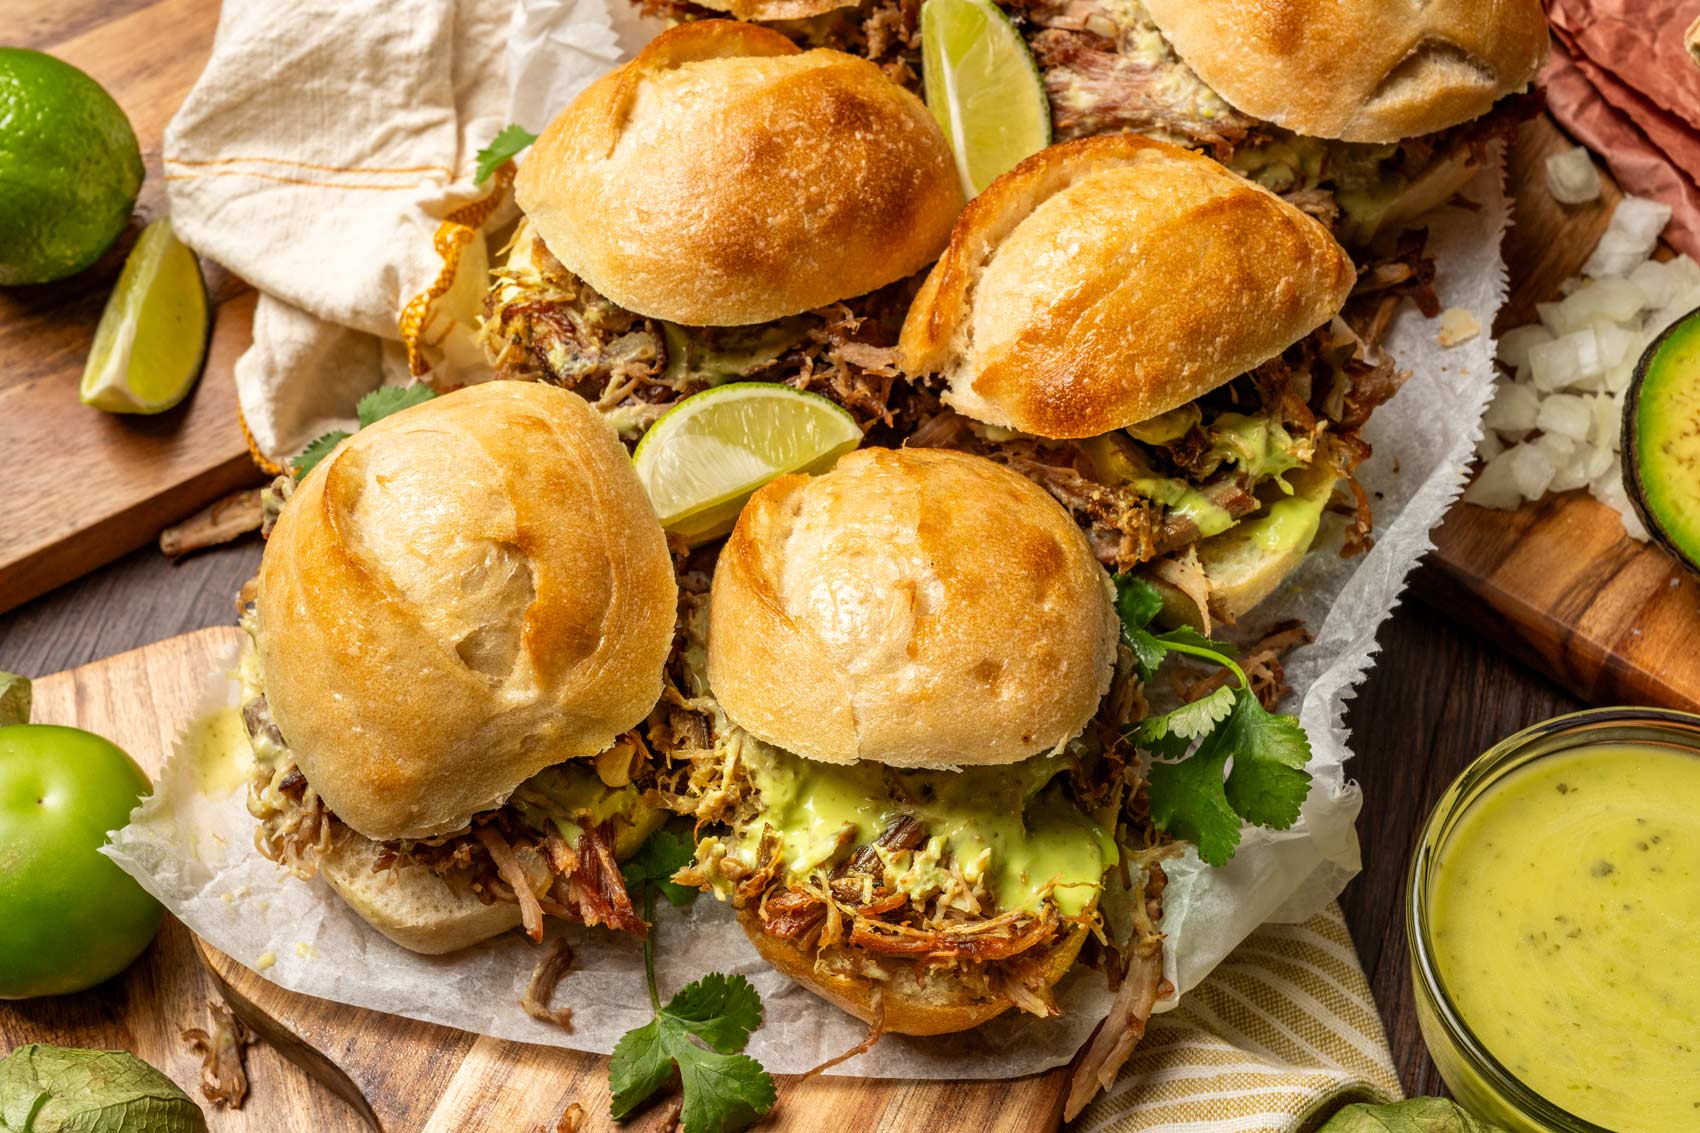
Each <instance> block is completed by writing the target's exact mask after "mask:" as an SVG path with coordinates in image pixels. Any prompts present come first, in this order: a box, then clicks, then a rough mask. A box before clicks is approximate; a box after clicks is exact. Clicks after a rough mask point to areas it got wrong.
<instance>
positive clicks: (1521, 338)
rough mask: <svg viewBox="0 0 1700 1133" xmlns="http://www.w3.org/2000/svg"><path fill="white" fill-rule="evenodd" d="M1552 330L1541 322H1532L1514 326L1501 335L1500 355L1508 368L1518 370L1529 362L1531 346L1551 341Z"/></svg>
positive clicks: (1501, 360)
mask: <svg viewBox="0 0 1700 1133" xmlns="http://www.w3.org/2000/svg"><path fill="white" fill-rule="evenodd" d="M1552 339H1553V334H1552V331H1550V330H1548V329H1547V328H1546V327H1544V326H1542V325H1541V324H1540V323H1530V324H1529V325H1528V326H1523V327H1513V328H1512V329H1511V330H1508V331H1506V332H1505V334H1503V335H1502V336H1500V339H1499V345H1498V357H1499V360H1500V362H1501V363H1502V364H1503V365H1504V366H1505V368H1506V369H1508V370H1518V369H1521V368H1522V367H1524V366H1526V365H1528V364H1529V348H1530V347H1533V346H1539V345H1540V344H1541V343H1543V342H1551V341H1552Z"/></svg>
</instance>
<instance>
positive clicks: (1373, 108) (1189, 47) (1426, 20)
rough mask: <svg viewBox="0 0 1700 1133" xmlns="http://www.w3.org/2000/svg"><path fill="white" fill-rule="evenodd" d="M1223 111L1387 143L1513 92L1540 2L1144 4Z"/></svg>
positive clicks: (1174, 0) (1543, 46)
mask: <svg viewBox="0 0 1700 1133" xmlns="http://www.w3.org/2000/svg"><path fill="white" fill-rule="evenodd" d="M1145 7H1146V10H1147V11H1148V12H1150V14H1151V19H1152V21H1153V22H1154V23H1156V25H1157V27H1158V28H1159V29H1160V30H1161V31H1162V33H1163V36H1164V38H1166V39H1167V40H1168V41H1169V43H1170V45H1171V46H1173V47H1174V49H1175V53H1176V54H1177V55H1179V56H1180V57H1181V58H1182V59H1183V60H1185V61H1186V63H1187V65H1188V66H1190V67H1191V68H1192V69H1193V70H1194V71H1196V72H1198V77H1199V78H1201V79H1203V80H1204V81H1205V82H1206V83H1208V84H1210V86H1211V88H1212V89H1214V90H1215V91H1216V93H1217V94H1220V95H1221V96H1222V97H1223V98H1225V99H1227V100H1228V102H1230V103H1232V104H1233V106H1234V108H1235V109H1237V110H1239V111H1241V112H1243V113H1246V114H1250V115H1252V116H1254V117H1257V118H1262V119H1264V120H1266V121H1269V122H1274V123H1276V124H1277V125H1280V126H1285V127H1286V128H1287V129H1289V130H1294V131H1296V132H1298V133H1301V134H1310V135H1312V136H1313V137H1319V138H1343V139H1345V140H1346V141H1349V142H1397V141H1402V140H1404V139H1405V138H1412V137H1416V136H1417V135H1419V134H1430V133H1433V132H1434V131H1436V130H1444V129H1446V128H1447V127H1448V126H1456V125H1457V124H1458V123H1460V122H1465V121H1468V120H1469V119H1471V118H1476V117H1479V116H1480V115H1482V114H1484V113H1486V112H1487V109H1488V108H1489V107H1490V106H1492V105H1493V104H1494V101H1495V100H1496V99H1499V98H1500V97H1502V96H1504V95H1507V94H1510V93H1511V92H1512V91H1516V90H1521V89H1522V88H1523V87H1524V86H1526V85H1527V84H1528V83H1529V81H1530V80H1531V79H1533V78H1534V77H1535V72H1537V71H1539V70H1540V68H1541V63H1542V61H1544V60H1545V59H1546V55H1547V25H1546V17H1545V16H1544V15H1543V14H1542V12H1541V4H1540V0H1145Z"/></svg>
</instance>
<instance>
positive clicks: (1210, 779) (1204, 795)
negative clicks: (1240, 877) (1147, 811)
mask: <svg viewBox="0 0 1700 1133" xmlns="http://www.w3.org/2000/svg"><path fill="white" fill-rule="evenodd" d="M1228 755H1229V751H1228V748H1227V745H1226V744H1224V743H1222V733H1221V732H1216V733H1213V734H1212V735H1211V736H1210V737H1209V738H1208V739H1206V740H1205V741H1204V743H1203V744H1202V745H1200V747H1199V749H1198V750H1197V751H1196V752H1194V753H1193V754H1192V755H1191V756H1189V757H1187V758H1186V759H1182V760H1179V761H1176V762H1169V763H1153V764H1152V765H1151V774H1150V777H1149V779H1148V780H1147V784H1146V791H1147V793H1148V794H1149V796H1150V799H1151V821H1152V822H1155V823H1156V824H1157V826H1158V827H1159V828H1160V829H1163V830H1166V831H1168V832H1169V833H1170V834H1173V835H1174V836H1175V837H1177V838H1184V839H1185V840H1186V841H1188V842H1191V843H1192V844H1193V845H1195V846H1197V847H1198V856H1199V857H1200V858H1202V859H1204V861H1205V862H1207V863H1208V864H1210V865H1217V866H1219V865H1225V864H1227V861H1228V859H1229V858H1231V857H1233V856H1234V848H1235V847H1236V846H1238V845H1239V844H1240V826H1241V821H1240V816H1239V813H1238V812H1237V811H1235V810H1234V808H1233V806H1232V805H1231V804H1230V803H1229V802H1228V794H1227V791H1226V789H1225V786H1224V784H1223V779H1222V772H1223V767H1224V765H1226V763H1227V762H1228Z"/></svg>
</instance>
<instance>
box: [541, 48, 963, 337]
mask: <svg viewBox="0 0 1700 1133" xmlns="http://www.w3.org/2000/svg"><path fill="white" fill-rule="evenodd" d="M515 193H516V197H517V199H518V201H519V204H520V207H521V208H522V209H524V210H525V213H526V215H527V216H529V217H530V218H531V221H532V224H533V225H534V226H535V227H536V230H537V233H538V235H540V236H541V237H542V238H543V242H544V244H546V245H547V246H548V248H549V250H550V251H551V252H552V253H554V255H555V258H556V259H558V260H560V261H561V263H562V264H563V265H565V266H566V268H567V269H568V270H570V271H572V272H574V273H575V274H577V275H579V276H581V277H582V278H583V279H585V280H586V281H587V282H588V283H589V284H590V285H591V286H592V287H594V288H595V289H596V290H597V291H599V292H601V293H602V294H603V295H605V296H607V297H608V298H609V299H612V300H613V301H614V302H616V303H618V304H619V305H620V306H622V307H625V308H628V309H629V310H632V311H636V312H638V313H639V314H643V315H648V316H651V317H653V318H658V319H666V320H669V321H672V322H677V323H687V324H693V325H702V326H737V325H744V324H751V323H763V322H767V321H769V320H771V319H777V318H781V317H783V316H785V315H794V314H798V313H799V312H802V311H807V310H811V309H813V308H816V307H822V306H825V305H827V304H829V303H833V302H836V301H837V300H840V299H847V298H849V297H851V296H854V295H861V294H864V293H865V292H868V291H872V290H874V289H875V288H878V287H883V286H884V285H885V284H888V283H891V282H893V281H894V280H898V279H902V278H903V277H905V276H908V275H912V274H914V273H915V272H917V271H919V270H920V269H921V268H923V267H925V266H926V265H927V264H929V263H931V262H932V260H933V259H934V258H935V257H936V256H937V255H938V253H939V251H940V249H942V248H943V247H944V244H945V241H946V240H947V239H948V238H949V235H950V225H951V221H952V220H954V219H955V218H956V214H957V212H958V211H959V210H960V209H961V207H962V190H961V187H960V185H959V183H958V181H957V175H956V169H955V165H954V164H953V161H952V158H951V154H950V146H949V144H948V143H947V142H946V141H945V138H944V134H943V133H942V132H941V131H940V130H939V128H938V124H937V123H936V122H934V121H933V118H932V115H930V114H929V113H928V112H927V108H926V107H925V106H923V105H922V104H921V100H920V99H918V98H916V97H915V96H914V95H912V94H910V93H909V92H908V91H905V90H904V89H902V88H901V87H899V86H897V85H896V84H895V83H893V82H891V81H890V80H888V79H887V78H886V77H885V76H884V75H883V74H882V73H881V72H880V70H879V68H878V67H876V66H874V65H873V64H872V63H870V62H868V61H867V60H865V59H857V58H854V57H852V56H849V55H845V54H843V53H841V52H837V51H828V50H817V51H803V50H801V49H800V48H798V47H797V46H796V45H795V44H793V43H792V42H791V41H790V40H788V39H786V38H785V37H784V36H782V35H780V34H779V33H778V32H776V31H772V30H770V29H767V28H762V27H757V26H754V25H751V24H741V23H737V22H734V21H729V20H705V21H700V22H692V23H685V24H681V25H679V26H678V27H675V28H672V29H670V30H668V31H666V32H663V33H662V34H661V35H659V36H657V37H656V38H655V39H653V40H651V41H650V43H649V45H648V46H647V47H645V48H644V49H643V51H642V52H640V53H639V54H638V56H637V58H635V59H633V60H632V61H631V62H629V63H627V64H626V65H625V66H623V67H620V68H619V69H617V70H615V71H613V72H612V73H610V74H608V75H605V76H603V77H602V78H601V79H599V80H598V81H597V82H595V83H594V84H592V85H591V86H590V88H589V89H588V90H586V91H585V92H584V93H583V94H581V95H580V96H579V97H578V98H577V99H575V100H574V101H573V103H572V105H570V106H568V107H567V109H566V110H565V111H563V112H562V113H561V114H560V116H559V117H557V118H556V119H555V121H554V122H552V123H551V124H550V126H549V128H548V129H546V130H545V131H544V132H543V135H542V137H540V138H539V139H538V140H537V143H536V144H535V145H534V146H533V147H532V149H531V153H530V154H529V155H528V156H527V158H526V160H525V162H524V164H523V165H522V167H521V169H520V172H519V177H518V180H517V181H516V183H515Z"/></svg>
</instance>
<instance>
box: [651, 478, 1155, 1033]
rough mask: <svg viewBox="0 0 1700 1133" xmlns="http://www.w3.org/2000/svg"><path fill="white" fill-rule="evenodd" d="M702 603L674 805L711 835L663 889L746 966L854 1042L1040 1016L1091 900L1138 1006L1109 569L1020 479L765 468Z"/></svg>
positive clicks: (1139, 902) (1143, 950) (1150, 892)
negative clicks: (700, 639) (862, 1031)
mask: <svg viewBox="0 0 1700 1133" xmlns="http://www.w3.org/2000/svg"><path fill="white" fill-rule="evenodd" d="M704 613H705V611H704V610H702V609H701V608H698V610H697V611H696V614H695V616H694V617H693V618H692V619H691V620H690V623H689V624H690V625H691V629H690V630H689V631H688V632H689V634H690V635H694V636H700V635H702V634H703V633H704V632H706V645H705V647H700V648H699V649H698V651H697V652H698V656H699V662H698V665H699V667H698V668H697V670H696V671H695V672H694V673H693V674H692V676H691V685H692V687H691V691H692V692H693V694H694V695H695V696H697V697H699V698H701V702H705V703H711V704H713V705H714V706H715V708H714V715H715V718H716V725H715V728H714V734H713V748H712V751H708V752H703V753H701V755H700V756H699V757H698V759H697V762H696V766H695V767H694V768H693V770H692V776H691V790H690V792H689V794H690V795H691V796H692V797H693V799H694V801H695V807H696V817H697V820H698V823H699V829H701V828H706V829H708V830H710V831H711V833H709V834H707V835H706V836H704V837H702V839H701V841H700V842H699V844H698V846H697V852H696V864H695V865H693V866H692V867H690V868H688V869H687V870H686V871H684V872H682V873H681V874H679V875H676V880H680V881H688V882H694V883H696V884H698V885H700V886H703V887H705V888H711V889H712V890H714V892H715V893H716V894H718V895H719V896H721V897H722V898H724V899H727V900H729V901H730V902H731V903H732V905H733V906H734V907H735V908H736V909H737V910H738V915H739V920H740V922H741V923H742V925H743V927H744V930H745V932H746V933H748V935H749V937H750V939H751V940H752V941H753V942H754V943H755V945H756V947H757V949H758V950H759V951H760V952H761V954H762V955H763V956H764V957H765V958H766V959H767V960H768V961H769V962H770V963H771V964H773V965H774V966H775V967H776V968H778V969H779V970H780V971H782V972H784V973H785V974H786V975H788V976H790V977H791V978H792V979H794V980H796V981H797V982H799V983H801V984H803V985H804V986H806V987H808V988H810V989H812V990H813V991H815V992H816V993H818V994H820V995H822V996H824V997H825V998H827V999H828V1000H830V1001H832V1002H833V1003H835V1004H837V1005H839V1006H840V1007H842V1008H843V1009H844V1010H846V1011H848V1012H850V1013H852V1014H854V1015H856V1016H858V1017H859V1018H861V1019H863V1020H866V1021H868V1022H869V1023H870V1024H872V1025H873V1027H874V1028H875V1030H876V1031H891V1032H896V1033H903V1034H918V1035H924V1034H940V1033H945V1032H952V1031H960V1030H964V1029H966V1028H969V1027H973V1026H977V1025H979V1024H980V1023H983V1022H985V1021H986V1020H988V1019H990V1018H992V1017H994V1016H996V1015H998V1014H1000V1013H1001V1012H1003V1011H1006V1010H1008V1009H1009V1008H1010V1007H1012V1006H1014V1007H1019V1008H1021V1009H1022V1010H1025V1011H1030V1012H1033V1013H1034V1014H1037V1015H1050V1014H1055V1013H1056V1011H1057V1007H1056V1004H1055V1001H1054V998H1053V995H1052V990H1051V989H1052V987H1053V986H1054V985H1055V984H1056V982H1057V981H1058V980H1060V979H1061V978H1062V976H1063V975H1064V973H1066V972H1067V971H1068V969H1069V967H1070V966H1071V965H1072V964H1073V962H1074V960H1075V958H1076V956H1077V954H1078V953H1079V951H1080V949H1081V946H1082V944H1083V942H1084V941H1085V940H1086V939H1087V938H1088V937H1089V936H1097V937H1099V938H1100V939H1101V940H1104V939H1107V935H1108V934H1106V931H1105V917H1104V915H1103V912H1102V907H1103V904H1104V901H1105V894H1106V892H1107V890H1109V889H1112V888H1113V889H1115V890H1116V891H1117V893H1118V901H1117V903H1118V906H1119V907H1122V908H1127V907H1130V906H1131V907H1132V908H1133V909H1134V910H1136V912H1135V914H1134V915H1135V918H1136V927H1135V928H1133V929H1131V930H1130V932H1131V936H1130V937H1129V936H1123V937H1122V938H1120V939H1118V941H1117V944H1118V945H1125V946H1126V947H1127V948H1128V949H1129V951H1130V953H1131V957H1132V958H1131V960H1130V962H1129V969H1130V973H1131V974H1130V976H1129V978H1130V979H1134V980H1138V981H1141V982H1142V985H1143V986H1146V988H1147V990H1148V991H1149V992H1150V994H1151V997H1152V998H1154V997H1155V994H1156V987H1157V981H1158V979H1159V978H1160V975H1161V958H1160V952H1161V948H1160V936H1159V934H1158V933H1157V930H1156V928H1155V917H1156V904H1157V898H1158V895H1159V894H1160V891H1161V886H1162V871H1161V868H1160V866H1158V864H1157V859H1158V858H1159V857H1160V856H1161V854H1162V852H1163V851H1162V850H1161V848H1159V847H1157V846H1156V836H1155V835H1154V834H1153V833H1152V832H1151V831H1150V829H1149V825H1148V823H1146V822H1145V821H1144V819H1143V817H1142V812H1141V808H1140V806H1139V804H1138V803H1137V801H1136V796H1137V794H1138V791H1139V784H1140V778H1139V771H1138V766H1137V764H1136V763H1135V761H1134V759H1133V753H1132V750H1131V748H1130V747H1129V745H1128V743H1127V741H1126V740H1125V739H1124V738H1123V737H1122V732H1123V730H1124V729H1125V728H1126V726H1127V725H1128V724H1129V723H1130V722H1131V720H1132V718H1133V714H1134V710H1135V709H1134V705H1135V704H1136V702H1137V695H1136V689H1135V687H1134V686H1133V684H1131V683H1130V681H1131V678H1130V675H1129V666H1128V664H1127V663H1126V660H1125V658H1124V659H1123V660H1122V661H1121V662H1120V663H1118V649H1117V632H1118V629H1117V625H1118V623H1117V619H1116V614H1115V611H1114V608H1113V589H1112V587H1111V584H1110V579H1109V576H1108V575H1107V574H1106V573H1105V572H1104V570H1103V568H1102V567H1101V566H1100V565H1099V564H1098V562H1097V561H1096V560H1095V559H1094V557H1093V554H1092V551H1091V548H1090V547H1089V546H1088V545H1087V542H1086V539H1085V537H1084V536H1083V535H1082V533H1081V531H1080V529H1079V528H1078V527H1077V526H1076V525H1075V524H1074V523H1073V522H1072V521H1071V519H1070V518H1069V516H1068V514H1067V513H1066V512H1065V511H1063V509H1062V508H1060V507H1058V506H1057V504H1056V503H1055V502H1054V501H1053V500H1051V499H1050V498H1049V497H1048V496H1047V495H1046V494H1045V493H1044V492H1043V491H1041V490H1040V489H1039V488H1038V487H1036V486H1035V485H1034V484H1033V483H1032V482H1031V481H1030V480H1028V479H1026V478H1025V477H1022V476H1020V475H1017V474H1015V473H1013V472H1011V471H1009V470H1008V469H1006V468H1003V467H1000V466H999V465H997V464H995V463H993V462H991V461H988V460H984V459H981V458H979V457H975V456H970V455H967V454H964V453H956V452H946V451H932V450H919V449H898V450H891V449H879V448H872V449H862V450H859V451H856V452H853V453H850V454H849V455H847V456H845V457H844V458H843V459H842V460H840V461H839V463H838V465H837V466H836V467H835V468H834V469H833V470H832V471H830V472H828V473H826V474H824V475H820V476H814V477H810V476H806V475H791V476H784V477H781V478H779V479H777V480H775V481H773V482H771V483H769V484H768V485H767V486H766V487H764V488H762V489H761V490H760V491H758V492H757V493H756V494H755V496H754V497H753V498H752V499H751V500H750V502H749V504H748V506H747V507H746V508H745V509H744V511H743V514H742V515H741V516H740V517H739V520H738V524H737V527H736V528H735V529H734V530H733V532H732V535H731V536H730V538H729V539H728V540H727V542H726V545H725V547H724V548H723V550H722V551H721V554H720V558H719V562H718V564H717V566H716V568H715V570H714V576H713V583H712V588H711V590H710V593H709V597H708V603H707V608H706V626H705V625H704V618H703V614H704ZM687 652H689V650H688V651H687ZM1148 902H1149V907H1148ZM1130 940H1131V943H1130V942H1129V941H1130ZM1148 1008H1149V1003H1147V1009H1148Z"/></svg>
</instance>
